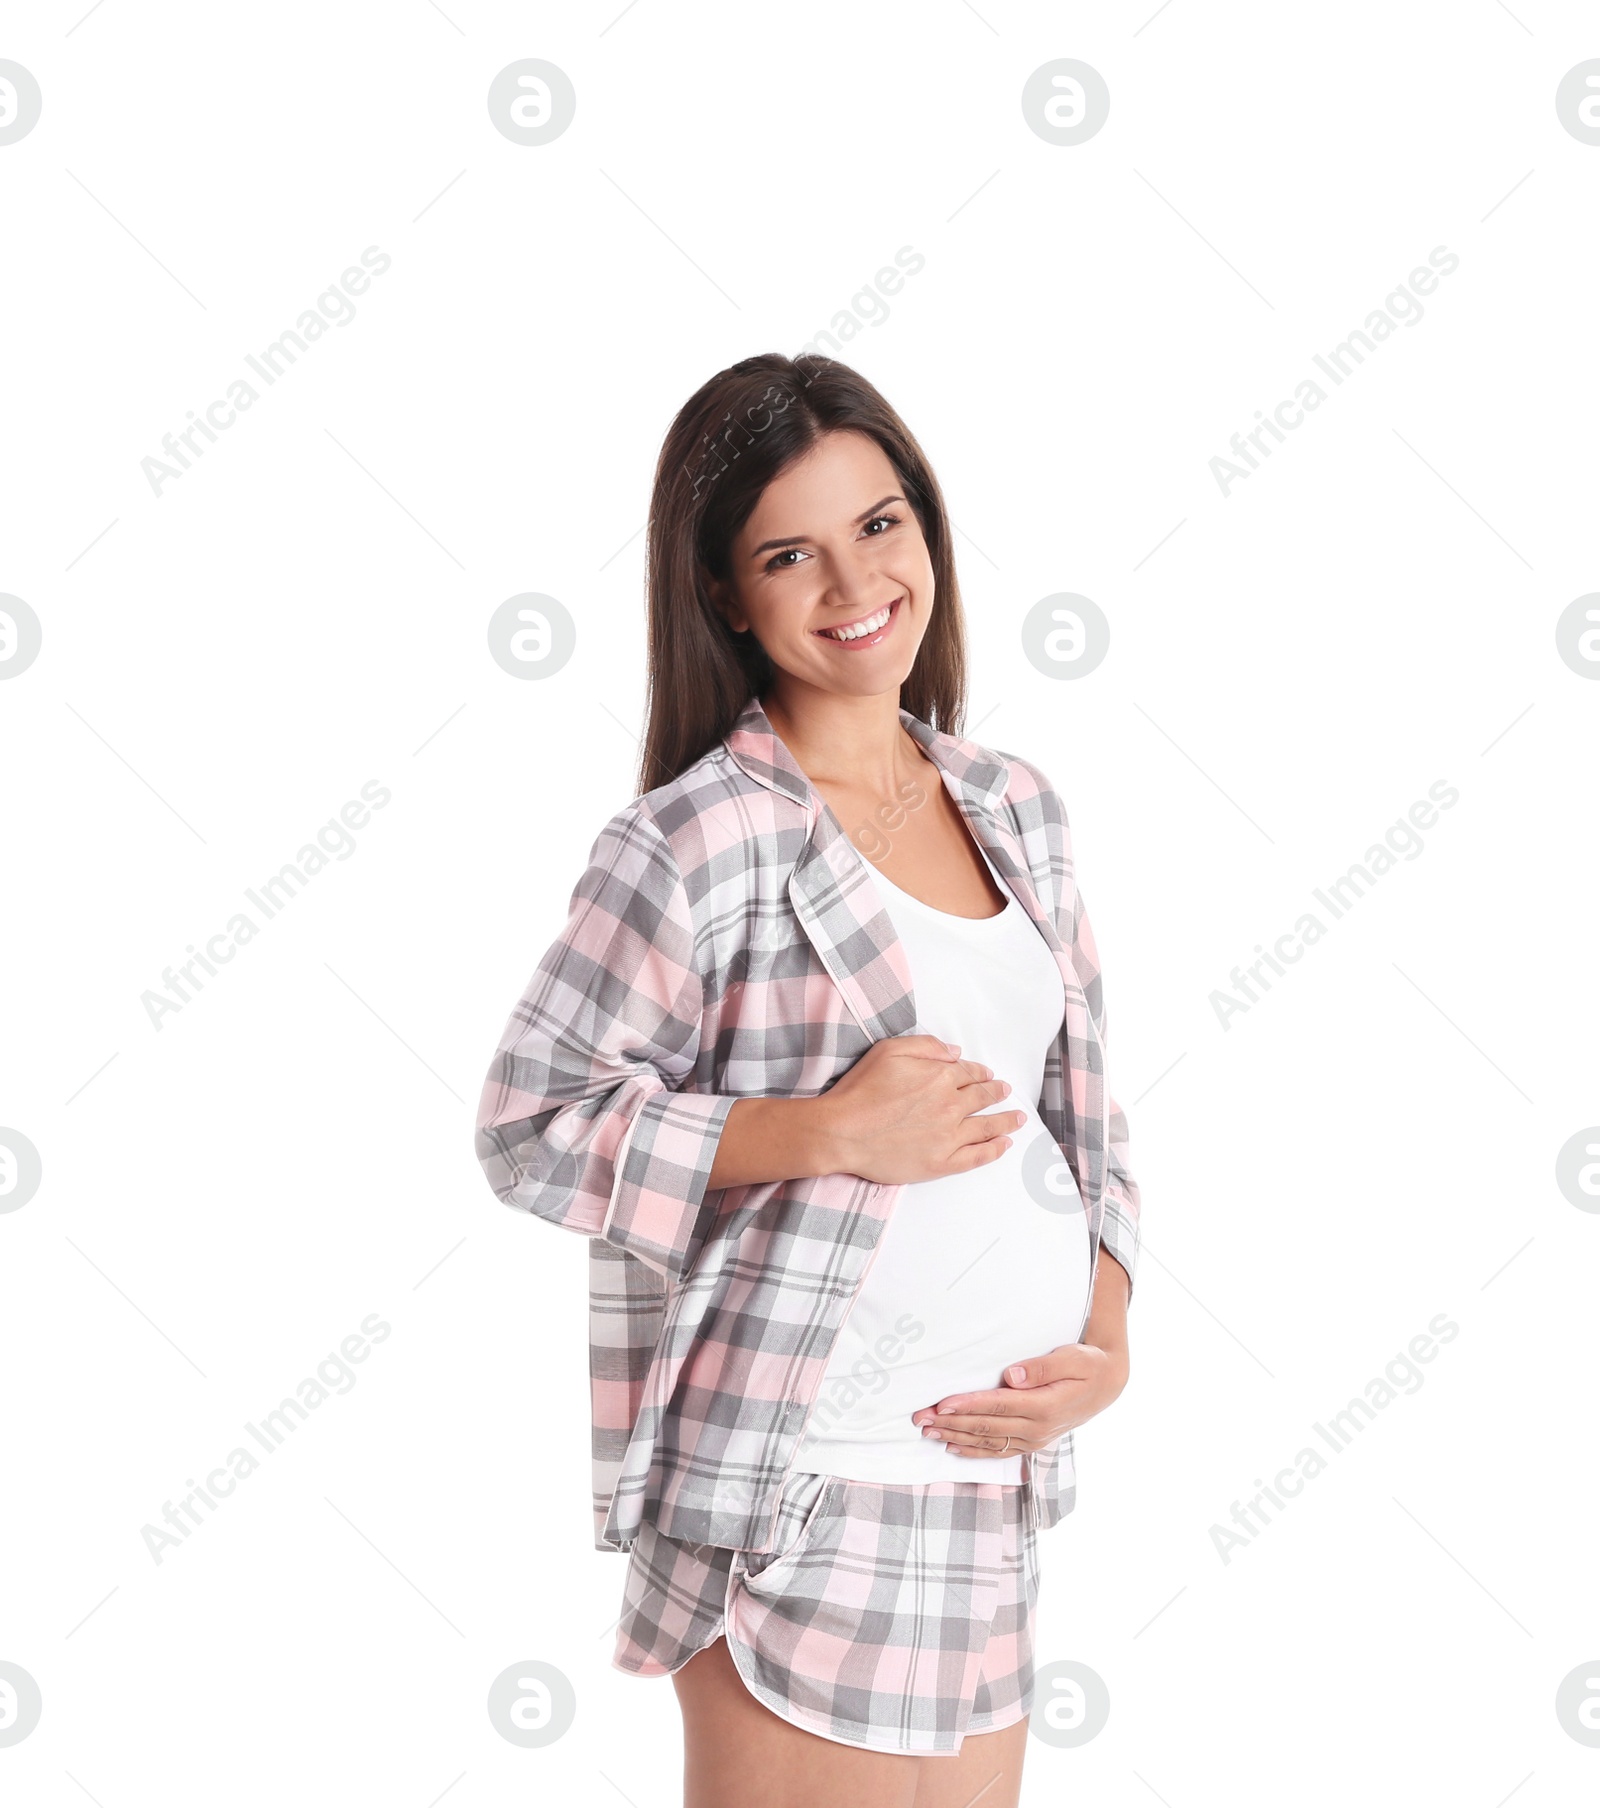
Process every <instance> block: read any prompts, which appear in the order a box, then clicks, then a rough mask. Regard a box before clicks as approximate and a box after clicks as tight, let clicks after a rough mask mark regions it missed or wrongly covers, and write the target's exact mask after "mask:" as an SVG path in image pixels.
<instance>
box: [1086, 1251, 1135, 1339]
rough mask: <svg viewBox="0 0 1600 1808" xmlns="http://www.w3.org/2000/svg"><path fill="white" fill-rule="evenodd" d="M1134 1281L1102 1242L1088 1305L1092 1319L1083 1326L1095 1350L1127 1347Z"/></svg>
mask: <svg viewBox="0 0 1600 1808" xmlns="http://www.w3.org/2000/svg"><path fill="white" fill-rule="evenodd" d="M1132 1287H1133V1283H1132V1282H1131V1281H1130V1280H1129V1279H1128V1271H1127V1269H1126V1268H1124V1267H1123V1266H1122V1264H1121V1263H1120V1262H1119V1261H1118V1260H1117V1259H1116V1257H1115V1256H1114V1255H1112V1253H1111V1251H1110V1250H1109V1249H1107V1248H1106V1247H1105V1246H1104V1245H1103V1244H1102V1245H1101V1249H1100V1261H1099V1265H1098V1268H1097V1270H1096V1274H1095V1282H1094V1297H1093V1299H1092V1301H1091V1303H1090V1307H1089V1321H1088V1323H1087V1324H1086V1325H1085V1326H1084V1328H1083V1341H1084V1342H1085V1343H1087V1344H1093V1345H1094V1347H1095V1348H1096V1349H1099V1350H1110V1351H1115V1352H1118V1353H1120V1354H1122V1355H1124V1356H1126V1354H1127V1350H1128V1300H1129V1296H1130V1294H1131V1292H1132Z"/></svg>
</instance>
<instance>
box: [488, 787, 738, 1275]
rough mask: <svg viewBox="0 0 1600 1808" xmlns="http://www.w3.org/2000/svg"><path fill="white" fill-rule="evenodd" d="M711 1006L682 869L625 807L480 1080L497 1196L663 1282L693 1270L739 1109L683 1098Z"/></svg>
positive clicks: (728, 1099)
mask: <svg viewBox="0 0 1600 1808" xmlns="http://www.w3.org/2000/svg"><path fill="white" fill-rule="evenodd" d="M703 996H704V995H703V987H702V981H701V975H700V971H699V968H698V966H697V965H696V960H695V930H694V924H693V921H692V920H691V917H690V910H689V899H688V895H687V892H686V889H685V886H684V881H683V876H682V874H681V872H680V871H679V868H678V863H677V860H676V859H675V857H674V855H673V851H672V848H671V846H670V844H669V843H668V841H667V839H666V837H665V836H664V835H663V834H662V832H661V830H660V829H659V828H658V827H657V826H656V824H655V823H654V822H653V821H652V820H651V819H650V817H649V816H648V815H647V814H645V813H644V812H643V811H642V810H641V809H640V807H639V805H638V804H637V803H634V804H630V805H629V806H628V807H627V808H626V809H624V810H621V811H619V812H618V813H617V814H616V815H615V816H614V817H613V818H612V819H611V821H610V822H608V823H607V824H606V826H605V827H604V828H603V829H602V830H601V831H600V834H599V836H598V837H597V839H596V841H595V844H594V847H593V849H592V851H591V853H590V856H589V864H588V866H587V868H586V870H585V871H584V873H583V876H582V877H581V878H580V879H579V881H578V883H577V886H576V887H575V888H574V890H573V893H572V899H571V904H570V908H569V913H568V917H567V923H566V927H565V928H564V929H563V930H562V932H561V934H560V936H559V937H558V938H557V939H556V941H555V943H554V944H553V945H552V946H551V948H550V949H549V950H548V952H547V953H546V954H545V956H544V958H543V959H542V960H541V961H540V962H539V965H538V967H537V969H536V970H535V972H534V975H533V978H532V979H531V980H530V981H529V983H528V986H527V989H526V990H525V991H524V993H523V995H522V997H521V999H520V1000H519V1001H518V1003H517V1006H516V1008H515V1009H514V1010H513V1011H512V1013H511V1017H510V1020H509V1021H508V1022H507V1024H506V1027H505V1031H504V1033H503V1034H502V1036H501V1038H500V1044H499V1048H498V1050H497V1052H496V1054H495V1058H494V1061H493V1062H492V1064H491V1066H490V1068H489V1073H488V1076H487V1078H486V1079H485V1081H484V1086H483V1093H482V1097H481V1099H480V1101H479V1105H478V1113H477V1123H476V1130H475V1136H474V1149H475V1152H476V1154H477V1157H478V1160H479V1162H480V1164H481V1165H482V1167H483V1170H484V1173H485V1175H486V1176H487V1178H488V1181H489V1185H490V1186H491V1187H492V1188H493V1190H494V1192H495V1194H496V1195H497V1196H498V1197H499V1198H500V1199H501V1200H503V1201H504V1202H505V1203H506V1204H507V1205H511V1206H515V1207H517V1208H518V1209H520V1210H522V1211H527V1212H532V1213H533V1214H534V1215H535V1216H537V1217H540V1218H545V1219H548V1220H549V1221H550V1222H551V1223H552V1224H558V1225H561V1226H562V1227H563V1228H565V1229H567V1230H572V1231H577V1232H579V1233H580V1234H581V1235H584V1236H587V1237H603V1238H604V1239H605V1240H606V1241H607V1242H608V1243H613V1244H615V1245H616V1246H617V1247H618V1248H619V1249H623V1250H626V1251H627V1252H628V1253H629V1254H631V1255H634V1256H637V1257H638V1258H639V1259H640V1260H641V1261H643V1262H645V1263H646V1264H648V1265H649V1266H650V1267H651V1268H654V1269H656V1270H658V1271H659V1272H661V1273H662V1274H665V1275H667V1276H669V1277H672V1278H677V1277H679V1276H681V1275H682V1274H684V1273H685V1272H687V1271H688V1270H689V1269H690V1268H692V1267H693V1265H694V1262H695V1259H696V1257H697V1256H698V1254H699V1252H700V1249H701V1247H702V1245H703V1244H704V1242H705V1238H706V1235H707V1233H708V1231H709V1229H710V1227H711V1224H712V1223H713V1222H714V1220H715V1216H716V1202H717V1199H718V1197H719V1195H717V1194H712V1195H711V1197H710V1198H709V1199H708V1198H707V1194H706V1183H707V1181H708V1179H709V1177H710V1174H711V1164H712V1162H713V1160H714V1159H715V1156H716V1150H717V1144H718V1142H719V1141H720V1139H721V1136H722V1129H723V1125H724V1124H725V1122H726V1121H727V1116H728V1113H729V1111H731V1110H732V1108H733V1106H734V1105H735V1104H736V1103H737V1099H736V1097H734V1096H733V1095H730V1094H718V1093H696V1092H693V1091H685V1090H682V1089H683V1087H684V1086H685V1084H686V1082H688V1080H689V1079H690V1076H691V1075H692V1072H693V1069H694V1065H695V1056H696V1052H697V1049H698V1045H699V1039H700V1025H701V1013H702V1008H703Z"/></svg>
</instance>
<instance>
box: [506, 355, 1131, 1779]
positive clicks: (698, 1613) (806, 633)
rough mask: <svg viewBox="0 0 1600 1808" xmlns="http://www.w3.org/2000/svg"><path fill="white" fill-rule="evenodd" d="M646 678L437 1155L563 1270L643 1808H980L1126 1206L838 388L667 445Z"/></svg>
mask: <svg viewBox="0 0 1600 1808" xmlns="http://www.w3.org/2000/svg"><path fill="white" fill-rule="evenodd" d="M649 661H650V702H649V721H648V726H647V732H646V736H645V740H644V743H643V762H642V767H641V771H640V783H641V794H640V795H639V796H638V797H636V798H635V799H634V800H633V801H632V802H631V803H629V804H628V805H627V806H626V807H625V808H623V809H621V810H619V811H617V813H616V814H615V815H613V816H612V818H611V819H610V821H609V822H607V823H606V825H605V826H604V828H603V829H602V830H601V831H600V834H599V837H598V839H597V840H596V841H595V843H594V846H593V850H592V852H591V855H590V859H589V864H588V867H587V869H586V870H585V872H584V873H583V875H582V877H581V878H580V879H579V881H578V884H577V886H576V889H575V890H574V892H573V894H572V900H571V908H570V912H569V917H568V921H567V925H566V928H565V930H564V931H563V932H562V934H561V936H560V937H559V939H558V940H557V941H556V942H555V944H554V945H553V946H552V947H551V948H550V949H549V951H548V952H547V953H546V954H545V956H544V958H543V959H542V960H541V962H540V963H539V966H538V969H537V971H536V972H535V974H534V977H533V979H532V981H531V982H530V983H529V986H528V988H527V990H526V992H525V993H524V995H523V997H522V1000H521V1001H520V1003H519V1004H518V1005H517V1007H516V1009H515V1010H514V1011H513V1012H512V1015H511V1018H510V1021H509V1022H508V1024H507V1026H506V1029H505V1032H504V1034H503V1036H502V1038H501V1041H500V1046H499V1050H498V1052H497V1054H496V1057H495V1059H494V1062H493V1064H492V1065H491V1067H490V1070H489V1074H488V1077H487V1080H486V1083H485V1086H484V1089H483V1096H482V1101H481V1104H480V1106H479V1110H478V1117H477V1138H476V1149H477V1154H478V1157H479V1159H480V1161H481V1162H482V1164H483V1167H484V1170H485V1172H486V1174H487V1176H488V1178H489V1182H490V1184H491V1186H492V1187H493V1188H494V1191H495V1192H496V1194H497V1195H498V1196H499V1197H500V1198H501V1199H503V1200H504V1201H505V1202H506V1203H508V1204H510V1205H513V1206H516V1207H518V1208H520V1209H522V1210H526V1211H529V1212H532V1213H535V1214H537V1215H538V1216H539V1217H542V1218H545V1219H547V1220H549V1221H550V1222H551V1223H554V1224H557V1225H560V1226H562V1227H564V1228H565V1229H568V1230H572V1231H576V1232H578V1233H580V1234H581V1235H583V1236H585V1237H587V1238H588V1239H589V1255H590V1375H591V1390H592V1408H593V1421H594V1440H593V1453H592V1454H593V1471H594V1499H593V1506H594V1515H595V1518H594V1526H595V1542H596V1546H597V1548H599V1549H601V1550H617V1551H626V1552H627V1553H628V1555H629V1561H628V1569H627V1576H626V1581H625V1586H624V1591H623V1611H622V1617H621V1620H620V1622H619V1625H618V1631H617V1639H616V1646H615V1650H614V1653H613V1657H612V1662H613V1664H614V1665H615V1667H616V1668H618V1669H620V1670H623V1671H626V1672H628V1673H630V1674H633V1675H640V1676H661V1675H667V1674H670V1675H671V1676H672V1678H673V1681H674V1685H675V1688H676V1690H677V1695H678V1700H679V1703H680V1706H681V1709H682V1714H683V1721H684V1749H685V1765H684V1771H685V1805H686V1808H791V1805H794V1808H798V1805H799V1804H806V1805H807V1808H831V1805H832V1804H835V1803H840V1804H843V1803H848V1804H850V1805H851V1808H967V1804H969V1803H972V1802H974V1801H980V1800H981V1802H982V1804H983V1808H1007V1805H1010V1808H1015V1804H1016V1803H1017V1802H1018V1800H1019V1792H1020V1787H1021V1773H1022V1761H1023V1753H1024V1746H1025V1742H1026V1734H1027V1725H1028V1714H1029V1711H1030V1709H1031V1707H1032V1705H1033V1696H1034V1677H1033V1668H1034V1645H1033V1625H1034V1615H1035V1607H1036V1602H1037V1597H1038V1581H1039V1576H1038V1560H1037V1550H1036V1545H1037V1535H1038V1532H1039V1531H1040V1530H1041V1529H1043V1528H1045V1527H1048V1526H1050V1525H1053V1524H1055V1523H1056V1522H1057V1521H1058V1520H1059V1519H1060V1518H1061V1517H1062V1516H1063V1515H1064V1514H1065V1513H1067V1512H1069V1511H1070V1510H1071V1508H1072V1505H1073V1501H1074V1494H1075V1480H1074V1468H1073V1456H1072V1432H1073V1429H1074V1428H1075V1427H1077V1426H1079V1425H1081V1424H1083V1423H1084V1422H1085V1421H1086V1420H1088V1419H1090V1418H1092V1417H1093V1416H1094V1415H1095V1414H1097V1413H1099V1412H1101V1411H1103V1410H1104V1409H1105V1408H1106V1407H1107V1406H1109V1405H1110V1404H1111V1403H1112V1402H1113V1401H1114V1400H1115V1399H1116V1398H1117V1396H1118V1395H1119V1394H1120V1393H1121V1391H1122V1389H1123V1387H1124V1386H1125V1384H1126V1382H1127V1377H1128V1350H1127V1307H1128V1300H1129V1296H1130V1293H1131V1289H1132V1276H1133V1272H1134V1268H1135V1263H1136V1259H1137V1253H1138V1238H1139V1193H1138V1188H1137V1186H1136V1184H1135V1182H1134V1180H1133V1178H1132V1176H1131V1175H1130V1173H1129V1171H1128V1166H1127V1125H1126V1121H1125V1119H1124V1116H1123V1113H1122V1111H1121V1110H1120V1109H1119V1107H1118V1106H1117V1104H1116V1102H1115V1100H1114V1099H1113V1098H1112V1096H1111V1094H1110V1092H1109V1090H1108V1088H1107V1085H1106V1080H1105V1017H1104V1006H1103V1002H1102V997H1101V984H1100V973H1099V963H1098V959H1097V956H1096V952H1095V945H1094V940H1093V937H1092V935H1091V933H1090V929H1089V923H1088V919H1087V917H1086V916H1085V914H1084V906H1083V899H1082V896H1081V894H1080V893H1079V891H1078V888H1077V883H1076V875H1075V872H1074V867H1073V860H1072V852H1071V846H1070V841H1069V838H1068V829H1067V818H1066V812H1065V809H1064V807H1063V805H1062V802H1061V800H1060V798H1059V796H1058V795H1057V793H1056V792H1055V790H1054V788H1053V787H1052V786H1051V785H1050V783H1049V781H1048V780H1047V779H1046V777H1045V775H1044V774H1043V772H1041V771H1040V769H1039V768H1038V767H1037V766H1034V765H1032V764H1030V763H1029V762H1028V761H1027V760H1025V759H1022V758H1020V757H1018V756H1017V755H1015V754H1004V753H997V752H994V751H992V750H991V749H989V748H987V747H985V746H982V745H980V744H979V743H978V742H976V741H972V740H968V739H964V738H962V737H961V735H960V734H959V727H960V723H961V719H962V715H963V711H964V706H965V695H964V691H965V662H964V642H963V627H962V614H961V604H960V597H959V593H958V591H957V587H956V578H955V567H954V558H953V553H952V546H951V532H950V524H949V521H948V519H947V517H946V514H945V508H944V502H943V498H942V496H941V493H940V490H939V486H938V483H937V481H936V480H935V478H934V475H933V472H932V470H931V469H930V468H929V466H928V463H927V460H926V459H925V457H924V456H923V454H922V452H921V450H920V448H919V447H918V445H917V443H916V441H915V440H914V439H913V438H912V436H911V434H910V432H909V431H908V430H907V428H906V427H905V425H904V423H903V422H902V421H901V420H900V418H899V417H898V416H897V415H896V414H895V412H894V410H893V409H892V408H890V406H889V405H888V403H887V402H886V401H885V400H884V399H883V398H882V397H881V396H880V395H879V394H878V392H877V391H876V390H875V389H874V388H873V387H872V386H871V385H870V384H869V383H867V382H866V381H865V380H864V379H863V378H862V377H861V376H859V375H858V374H857V373H856V372H854V371H852V370H850V369H848V368H847V367H846V366H844V365H841V364H839V363H837V362H835V361H833V360H831V359H826V358H818V359H806V360H803V361H800V362H794V361H791V360H789V359H787V358H783V357H779V356H776V355H770V356H763V357H757V358H749V359H745V360H744V361H742V362H741V363H738V364H736V365H734V366H732V367H731V368H730V369H728V370H726V371H723V372H721V373H720V374H719V375H718V376H716V377H714V378H713V379H712V380H711V381H710V382H709V383H707V384H706V385H705V386H704V387H703V388H702V389H701V390H700V391H699V392H698V393H697V394H696V395H694V396H693V397H691V399H690V400H689V402H687V403H686V404H685V406H684V407H683V409H682V410H681V411H680V413H679V415H678V417H677V419H676V420H675V421H674V423H673V425H672V428H671V430H670V432H669V434H668V437H667V441H666V444H665V446H664V448H663V451H662V455H661V459H660V462H659V465H658V469H657V474H656V482H655V491H654V495H653V498H652V503H651V510H650V520H649Z"/></svg>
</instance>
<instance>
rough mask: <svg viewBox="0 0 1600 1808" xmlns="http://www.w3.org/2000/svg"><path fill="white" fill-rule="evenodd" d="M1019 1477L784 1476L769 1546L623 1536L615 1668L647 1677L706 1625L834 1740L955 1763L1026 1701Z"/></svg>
mask: <svg viewBox="0 0 1600 1808" xmlns="http://www.w3.org/2000/svg"><path fill="white" fill-rule="evenodd" d="M1028 1502H1029V1495H1028V1491H1027V1489H1025V1488H1022V1487H1019V1486H1017V1485H1016V1484H1015V1483H1001V1482H955V1481H950V1482H942V1481H941V1482H863V1481H852V1480H850V1479H848V1478H847V1477H844V1476H835V1475H813V1474H807V1473H802V1472H798V1471H797V1472H794V1473H792V1474H791V1475H790V1477H789V1480H788V1482H787V1483H786V1485H785V1487H784V1490H783V1501H782V1505H781V1507H780V1510H779V1515H778V1524H779V1536H778V1545H777V1551H776V1553H775V1554H773V1555H770V1556H768V1555H752V1554H751V1553H750V1552H748V1551H739V1550H729V1549H727V1548H726V1547H723V1546H717V1545H692V1544H680V1543H678V1542H676V1541H674V1540H672V1539H669V1538H664V1537H662V1536H661V1535H660V1534H659V1533H658V1532H656V1531H655V1529H654V1528H653V1527H651V1526H649V1525H646V1526H644V1527H642V1528H641V1529H640V1533H639V1536H638V1538H637V1539H636V1540H635V1541H634V1544H633V1547H632V1550H631V1552H630V1555H629V1561H628V1574H627V1579H626V1585H625V1587H624V1591H623V1611H622V1618H621V1621H620V1623H619V1625H618V1629H617V1642H616V1649H615V1652H614V1654H613V1656H612V1660H611V1661H612V1663H613V1665H614V1666H615V1667H616V1668H617V1669H619V1670H625V1671H628V1672H630V1673H632V1674H634V1675H639V1676H661V1675H665V1674H667V1673H668V1672H670V1671H673V1670H676V1669H678V1668H679V1667H680V1666H682V1665H683V1664H686V1663H687V1662H688V1661H689V1659H690V1658H691V1657H693V1656H694V1655H695V1653H696V1652H698V1651H700V1650H702V1649H704V1648H705V1647H706V1646H707V1645H709V1644H711V1643H712V1642H713V1641H714V1640H715V1639H716V1638H717V1637H718V1636H719V1635H724V1636H726V1638H727V1641H728V1651H729V1655H730V1656H731V1657H732V1659H733V1662H734V1664H735V1665H736V1667H737V1668H738V1671H739V1674H740V1675H741V1676H742V1677H743V1679H744V1682H745V1684H746V1686H747V1687H748V1688H749V1690H750V1692H751V1694H752V1695H754V1696H755V1698H756V1699H757V1700H758V1701H760V1702H761V1703H763V1705H764V1706H766V1707H768V1708H770V1709H771V1710H772V1711H773V1712H774V1713H775V1714H778V1715H781V1716H782V1718H783V1719H785V1720H787V1721H789V1722H790V1723H791V1724H792V1725H794V1726H798V1727H801V1728H803V1729H804V1730H805V1731H807V1732H811V1733H817V1734H820V1735H821V1737H823V1738H825V1739H833V1740H836V1741H838V1742H840V1743H842V1744H845V1745H858V1746H862V1747H864V1748H867V1749H870V1750H873V1751H887V1752H904V1753H907V1754H911V1755H920V1756H937V1755H940V1754H948V1755H953V1754H955V1753H956V1752H958V1751H959V1750H960V1748H961V1741H962V1740H963V1738H965V1737H966V1735H967V1734H968V1733H987V1732H995V1731H998V1730H999V1728H1001V1727H1003V1726H1010V1725H1011V1724H1012V1722H1014V1721H1017V1720H1021V1719H1024V1718H1025V1717H1026V1716H1027V1715H1028V1713H1029V1712H1030V1711H1031V1709H1032V1707H1033V1692H1034V1680H1033V1677H1034V1655H1033V1626H1034V1613H1035V1608H1036V1606H1037V1603H1038V1597H1039V1565H1038V1533H1037V1531H1036V1529H1035V1527H1034V1525H1033V1523H1032V1520H1031V1517H1030V1514H1029V1507H1028Z"/></svg>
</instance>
